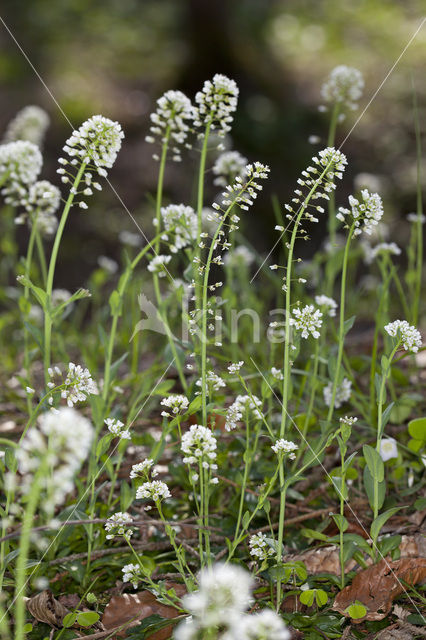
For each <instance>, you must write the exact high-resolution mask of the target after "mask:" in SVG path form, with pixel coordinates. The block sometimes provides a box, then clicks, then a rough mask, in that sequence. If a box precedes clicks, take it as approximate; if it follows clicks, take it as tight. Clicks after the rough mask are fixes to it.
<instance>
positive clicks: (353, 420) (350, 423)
mask: <svg viewBox="0 0 426 640" xmlns="http://www.w3.org/2000/svg"><path fill="white" fill-rule="evenodd" d="M339 422H341V423H342V424H346V425H348V427H353V425H354V424H355V423H356V422H358V418H355V417H353V416H344V418H340V420H339Z"/></svg>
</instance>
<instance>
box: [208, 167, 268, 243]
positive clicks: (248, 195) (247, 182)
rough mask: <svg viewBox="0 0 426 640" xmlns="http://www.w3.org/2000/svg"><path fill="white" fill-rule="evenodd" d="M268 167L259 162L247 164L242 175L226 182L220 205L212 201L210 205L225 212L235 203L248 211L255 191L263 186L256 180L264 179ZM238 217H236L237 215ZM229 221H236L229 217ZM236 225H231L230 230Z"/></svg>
mask: <svg viewBox="0 0 426 640" xmlns="http://www.w3.org/2000/svg"><path fill="white" fill-rule="evenodd" d="M269 171H270V169H269V167H268V166H267V165H265V164H262V163H261V162H255V163H254V164H248V165H247V166H246V168H245V172H244V177H243V178H241V177H240V176H237V177H236V178H235V180H234V182H233V183H232V184H228V186H227V187H226V189H225V191H224V192H223V193H222V202H221V205H222V206H221V205H219V204H218V203H216V202H215V203H213V204H212V207H213V208H214V209H216V211H222V212H223V213H225V211H226V210H227V208H229V207H230V206H231V205H234V204H237V205H238V206H239V207H240V209H243V210H245V211H248V209H249V207H250V206H251V205H252V204H253V202H254V200H256V198H257V192H258V191H262V189H263V187H262V185H261V184H260V183H259V182H256V181H257V180H259V179H260V180H265V179H266V178H267V177H268V174H269ZM237 218H238V217H237ZM231 222H238V219H236V220H234V219H233V217H231ZM237 228H238V227H237V226H235V227H233V225H231V229H230V230H231V231H233V230H234V229H237Z"/></svg>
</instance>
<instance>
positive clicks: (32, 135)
mask: <svg viewBox="0 0 426 640" xmlns="http://www.w3.org/2000/svg"><path fill="white" fill-rule="evenodd" d="M49 123H50V118H49V116H48V115H47V113H46V111H45V110H44V109H42V108H41V107H37V106H35V105H28V106H27V107H24V108H23V109H21V110H20V111H18V113H17V114H16V116H15V117H14V118H13V120H11V121H10V122H9V124H8V125H7V129H6V133H5V136H4V139H5V141H6V142H15V141H16V140H26V141H27V142H32V143H33V144H35V145H37V146H38V147H41V144H42V142H43V139H44V136H45V133H46V130H47V127H48V126H49Z"/></svg>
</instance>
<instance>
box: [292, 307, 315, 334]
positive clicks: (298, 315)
mask: <svg viewBox="0 0 426 640" xmlns="http://www.w3.org/2000/svg"><path fill="white" fill-rule="evenodd" d="M292 314H293V317H291V318H290V325H291V326H293V327H294V328H295V329H296V331H299V332H300V335H301V336H302V338H305V339H307V338H309V335H311V336H312V337H313V338H319V337H320V332H319V331H318V329H321V327H322V313H321V311H320V310H319V309H315V307H314V305H313V304H307V305H306V306H305V307H303V308H302V309H300V308H298V307H296V308H295V309H293V311H292Z"/></svg>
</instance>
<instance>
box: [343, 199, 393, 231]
mask: <svg viewBox="0 0 426 640" xmlns="http://www.w3.org/2000/svg"><path fill="white" fill-rule="evenodd" d="M349 204H350V207H351V208H350V210H349V209H345V208H344V207H339V212H338V213H337V216H336V217H337V219H338V220H340V221H341V222H346V217H348V218H349V221H348V222H347V224H348V226H351V225H352V224H354V225H355V229H354V232H353V233H354V236H357V235H359V234H360V233H362V231H365V233H367V234H368V235H371V233H372V232H373V229H374V227H375V226H377V224H378V223H379V221H380V220H381V218H382V216H383V203H382V199H381V197H380V196H379V194H378V193H370V192H369V191H368V190H367V189H363V190H362V191H361V201H359V200H357V198H354V196H349Z"/></svg>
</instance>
